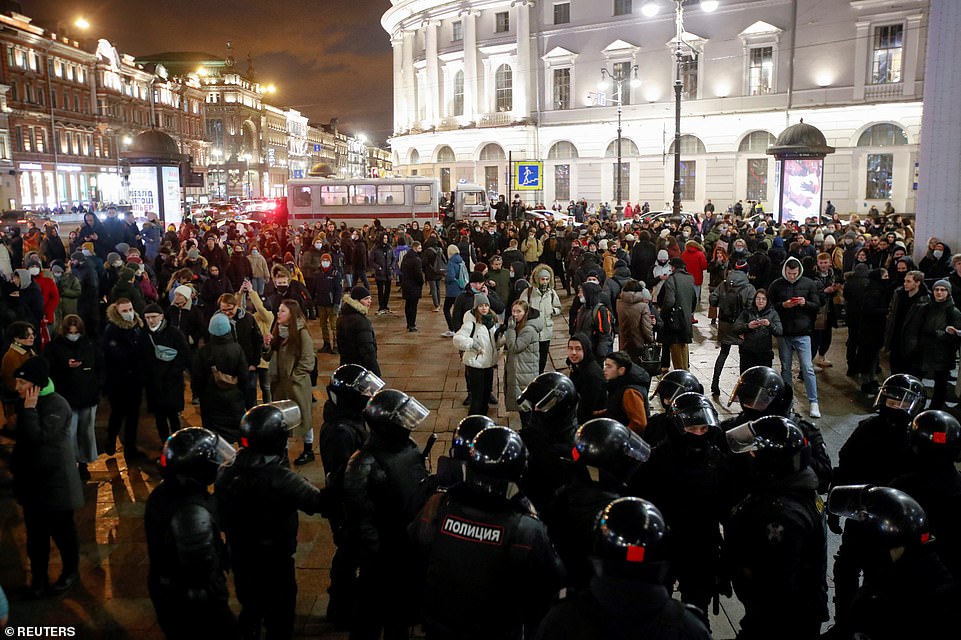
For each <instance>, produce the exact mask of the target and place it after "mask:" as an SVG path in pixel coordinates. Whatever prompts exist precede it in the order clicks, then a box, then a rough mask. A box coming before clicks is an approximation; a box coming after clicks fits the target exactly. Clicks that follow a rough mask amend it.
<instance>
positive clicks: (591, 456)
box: [571, 418, 651, 482]
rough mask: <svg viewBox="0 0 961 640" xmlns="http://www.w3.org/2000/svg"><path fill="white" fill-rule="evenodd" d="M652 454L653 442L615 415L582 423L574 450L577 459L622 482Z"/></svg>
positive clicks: (578, 462)
mask: <svg viewBox="0 0 961 640" xmlns="http://www.w3.org/2000/svg"><path fill="white" fill-rule="evenodd" d="M650 457H651V447H650V445H648V444H647V443H646V442H644V440H642V439H641V437H640V436H639V435H637V434H636V433H634V432H633V431H631V430H630V429H628V428H627V427H625V426H624V425H623V424H621V423H620V422H618V421H617V420H614V419H612V418H594V419H593V420H588V421H587V422H585V423H584V424H582V425H581V427H580V429H578V430H577V435H575V436H574V448H573V449H572V450H571V458H572V459H573V460H574V462H575V463H577V464H582V465H585V466H588V467H596V468H598V469H600V470H601V471H604V472H606V473H608V474H610V475H611V476H613V477H614V478H615V479H616V480H618V481H621V482H623V481H625V480H626V479H627V476H628V475H629V474H630V472H631V471H632V470H633V469H636V468H637V465H638V464H640V463H642V462H647V459H648V458H650Z"/></svg>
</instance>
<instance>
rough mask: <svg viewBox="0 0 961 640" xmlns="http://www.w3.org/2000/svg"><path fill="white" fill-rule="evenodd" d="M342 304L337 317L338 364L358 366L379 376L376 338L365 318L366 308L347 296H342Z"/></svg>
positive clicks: (371, 326) (372, 328)
mask: <svg viewBox="0 0 961 640" xmlns="http://www.w3.org/2000/svg"><path fill="white" fill-rule="evenodd" d="M343 303H344V304H343V306H342V307H341V310H340V315H339V316H337V348H338V349H339V350H340V364H341V365H345V364H351V363H353V364H359V365H360V366H362V367H364V368H365V369H367V370H369V371H371V372H372V373H376V374H377V375H378V376H379V375H380V365H379V364H378V363H377V338H376V337H375V336H374V326H373V325H372V324H371V323H370V320H369V319H368V318H367V307H365V306H364V305H363V304H361V303H360V302H359V301H357V300H354V299H353V298H351V297H350V296H349V295H345V296H344V298H343Z"/></svg>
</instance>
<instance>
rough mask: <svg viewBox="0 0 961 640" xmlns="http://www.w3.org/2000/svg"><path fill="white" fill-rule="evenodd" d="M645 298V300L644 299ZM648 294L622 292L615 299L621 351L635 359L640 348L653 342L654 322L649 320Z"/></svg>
mask: <svg viewBox="0 0 961 640" xmlns="http://www.w3.org/2000/svg"><path fill="white" fill-rule="evenodd" d="M645 298H646V299H645ZM649 301H650V292H647V295H646V296H642V292H641V291H622V292H621V297H620V298H618V299H617V328H618V332H619V335H620V345H621V350H623V351H626V352H627V353H629V354H630V355H631V357H635V356H637V355H638V354H640V352H641V347H643V346H644V345H646V344H650V343H652V342H654V320H653V319H652V318H651V305H650V304H649Z"/></svg>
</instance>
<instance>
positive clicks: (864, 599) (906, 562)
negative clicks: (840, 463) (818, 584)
mask: <svg viewBox="0 0 961 640" xmlns="http://www.w3.org/2000/svg"><path fill="white" fill-rule="evenodd" d="M827 506H828V510H829V511H830V512H831V513H832V514H834V515H836V516H839V517H842V518H848V519H849V521H851V520H853V521H857V522H858V523H859V524H861V527H860V529H861V531H862V536H861V544H862V545H864V557H865V559H866V563H865V570H864V584H863V585H862V586H861V588H860V589H858V591H857V592H856V593H855V595H854V598H853V600H852V602H851V606H850V608H849V610H848V611H847V613H846V615H845V616H844V618H843V619H842V620H840V621H838V624H837V625H836V629H832V632H834V633H837V636H836V637H840V638H853V637H863V638H871V640H895V639H898V640H900V639H902V638H925V639H929V638H933V639H947V638H956V637H957V635H958V626H957V624H958V616H957V613H956V610H957V594H956V587H955V583H954V580H953V579H952V578H951V574H950V573H949V572H948V570H947V568H946V567H945V566H944V564H943V563H942V562H941V559H940V558H939V557H938V555H937V553H935V551H934V545H933V544H932V538H931V531H930V529H929V527H928V519H927V516H926V515H925V513H924V509H922V508H921V505H919V504H918V503H917V501H916V500H914V499H913V498H911V497H910V496H909V495H908V494H906V493H904V492H902V491H898V490H897V489H892V488H890V487H872V486H870V485H847V486H838V487H835V488H833V489H832V490H831V493H830V494H829V495H828V505H827Z"/></svg>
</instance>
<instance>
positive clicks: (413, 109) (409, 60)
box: [401, 31, 419, 128]
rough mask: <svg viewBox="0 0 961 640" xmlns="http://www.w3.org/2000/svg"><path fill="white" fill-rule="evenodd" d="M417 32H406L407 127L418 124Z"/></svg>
mask: <svg viewBox="0 0 961 640" xmlns="http://www.w3.org/2000/svg"><path fill="white" fill-rule="evenodd" d="M416 36H417V32H415V31H404V66H403V82H402V83H401V86H402V87H403V91H404V96H405V103H406V105H407V109H406V111H407V118H406V127H405V128H409V127H410V126H411V125H413V124H415V123H417V115H418V110H419V105H418V104H417V99H418V96H417V79H416V78H415V76H414V44H415V43H416V41H417V38H416Z"/></svg>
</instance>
